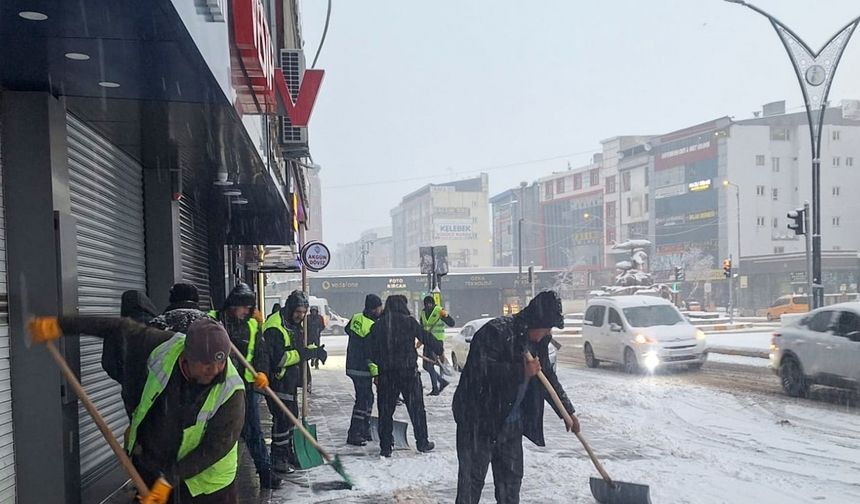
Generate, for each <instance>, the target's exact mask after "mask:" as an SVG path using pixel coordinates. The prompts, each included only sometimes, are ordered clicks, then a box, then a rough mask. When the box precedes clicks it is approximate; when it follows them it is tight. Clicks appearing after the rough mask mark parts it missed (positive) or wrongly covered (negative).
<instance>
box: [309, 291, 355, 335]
mask: <svg viewBox="0 0 860 504" xmlns="http://www.w3.org/2000/svg"><path fill="white" fill-rule="evenodd" d="M308 304H309V305H310V306H312V307H313V306H315V307H317V309H318V310H319V312H320V315H322V316H323V319H324V320H325V330H323V334H326V335H339V334H346V332H345V331H344V330H345V329H346V326H347V324H349V319H348V318H345V317H342V316H340V315H338V314H337V312H335V311H334V310H332V309H331V306H329V304H328V300H327V299H326V298H321V297H316V296H309V297H308Z"/></svg>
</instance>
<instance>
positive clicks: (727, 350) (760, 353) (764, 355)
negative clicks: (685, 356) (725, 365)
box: [708, 346, 770, 359]
mask: <svg viewBox="0 0 860 504" xmlns="http://www.w3.org/2000/svg"><path fill="white" fill-rule="evenodd" d="M708 352H709V353H715V354H722V355H737V356H740V357H754V358H758V359H769V358H770V353H769V352H768V351H766V350H754V349H745V348H732V347H720V346H713V347H708Z"/></svg>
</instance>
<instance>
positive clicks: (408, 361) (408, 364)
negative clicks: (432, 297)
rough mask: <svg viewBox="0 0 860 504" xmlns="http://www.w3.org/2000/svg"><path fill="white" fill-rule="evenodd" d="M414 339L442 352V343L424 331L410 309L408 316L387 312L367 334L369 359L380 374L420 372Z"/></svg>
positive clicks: (406, 314) (437, 352) (435, 350)
mask: <svg viewBox="0 0 860 504" xmlns="http://www.w3.org/2000/svg"><path fill="white" fill-rule="evenodd" d="M415 340H418V341H420V342H421V343H423V344H424V345H425V347H426V348H428V349H430V350H432V351H433V352H434V353H436V354H441V353H442V342H441V341H438V340H437V339H436V338H434V337H433V335H432V334H430V333H429V332H427V331H425V330H424V328H422V327H421V324H419V323H418V321H417V320H415V319H414V318H412V316H411V315H410V314H409V312H408V310H407V312H406V313H399V312H392V311H386V312H385V313H384V314H383V315H382V317H381V318H380V319H379V320H377V321H376V323H375V324H373V329H371V330H370V334H368V335H367V341H366V344H367V352H368V356H369V357H370V360H372V361H373V362H375V363H376V365H377V366H379V374H384V373H386V372H397V371H404V370H417V369H418V362H417V361H418V352H416V351H415Z"/></svg>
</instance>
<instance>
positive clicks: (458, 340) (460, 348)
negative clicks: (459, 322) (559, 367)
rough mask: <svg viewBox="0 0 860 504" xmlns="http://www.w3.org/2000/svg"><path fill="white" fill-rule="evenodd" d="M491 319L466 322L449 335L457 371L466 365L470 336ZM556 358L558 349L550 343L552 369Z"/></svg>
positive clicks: (554, 366) (454, 365)
mask: <svg viewBox="0 0 860 504" xmlns="http://www.w3.org/2000/svg"><path fill="white" fill-rule="evenodd" d="M491 320H493V318H492V317H487V318H480V319H475V320H471V321H469V322H466V324H465V325H464V326H463V328H462V329H460V332H458V333H457V334H456V335H455V336H452V337H451V339H450V340H449V343H448V344H449V345H450V348H451V365H452V366H453V367H454V369H456V370H457V371H462V370H463V366H465V365H466V359H467V358H468V357H469V346H470V345H471V344H472V338H473V337H474V336H475V333H477V332H478V330H479V329H480V328H482V327H484V324H486V323H487V322H489V321H491ZM557 360H558V350H557V349H556V347H555V345H553V344H550V346H549V362H550V364H551V365H552V369H553V371H555V368H556V362H557Z"/></svg>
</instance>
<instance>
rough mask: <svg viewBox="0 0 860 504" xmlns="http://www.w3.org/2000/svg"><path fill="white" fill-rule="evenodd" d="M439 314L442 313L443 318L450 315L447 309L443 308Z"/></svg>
mask: <svg viewBox="0 0 860 504" xmlns="http://www.w3.org/2000/svg"><path fill="white" fill-rule="evenodd" d="M439 315H441V316H442V318H445V317H447V316H448V312H447V311H445V309H444V308H443V309H441V310H439Z"/></svg>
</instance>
